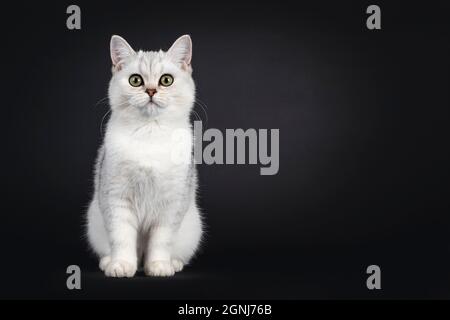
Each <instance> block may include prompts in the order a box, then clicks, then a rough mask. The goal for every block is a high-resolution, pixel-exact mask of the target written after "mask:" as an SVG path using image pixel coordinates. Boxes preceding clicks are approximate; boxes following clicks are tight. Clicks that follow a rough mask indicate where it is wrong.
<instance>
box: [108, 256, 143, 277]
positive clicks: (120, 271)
mask: <svg viewBox="0 0 450 320" xmlns="http://www.w3.org/2000/svg"><path fill="white" fill-rule="evenodd" d="M136 269H137V267H136V265H135V264H132V263H130V262H127V261H124V260H111V261H110V262H109V263H108V265H107V266H106V267H105V270H104V271H105V275H106V276H107V277H115V278H123V277H127V278H131V277H132V276H134V274H135V273H136Z"/></svg>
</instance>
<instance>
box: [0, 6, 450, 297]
mask: <svg viewBox="0 0 450 320" xmlns="http://www.w3.org/2000/svg"><path fill="white" fill-rule="evenodd" d="M337 2H338V3H337ZM392 2H393V1H391V3H384V2H380V1H377V2H376V4H378V5H380V7H381V11H382V30H377V31H370V30H368V29H367V28H366V25H365V23H366V18H367V16H368V15H367V14H366V13H365V10H366V8H367V6H368V5H369V4H372V3H371V2H365V1H335V2H332V1H329V2H323V1H308V2H305V3H303V2H300V1H299V2H298V3H295V4H294V2H287V1H285V2H283V1H281V2H280V1H276V2H272V3H270V4H264V3H263V2H260V1H227V2H220V3H218V2H214V1H211V2H209V3H203V2H195V1H194V2H191V1H186V2H170V3H165V2H161V1H145V2H144V1H126V2H122V3H120V2H116V1H104V2H101V1H95V2H93V1H92V2H88V1H75V2H74V3H75V4H78V5H79V6H80V7H81V10H82V29H81V30H78V31H70V30H68V29H67V28H66V18H67V14H66V8H67V6H68V5H69V4H72V3H71V2H66V1H58V2H56V1H55V2H53V3H52V2H48V3H44V2H39V3H34V4H31V3H30V4H27V3H23V4H22V3H20V4H19V3H17V4H15V5H12V4H2V6H3V13H2V22H1V24H2V31H3V32H2V42H3V44H2V49H1V51H2V76H1V78H2V79H1V81H2V86H1V87H2V91H3V92H2V99H1V105H2V120H3V121H2V131H3V134H2V177H3V179H2V182H3V183H2V185H3V187H4V188H3V189H4V190H3V192H2V196H3V197H4V199H3V201H2V205H3V208H2V216H1V220H0V221H1V224H0V229H1V230H0V237H1V252H0V271H1V274H0V297H1V298H70V299H75V298H140V299H168V298H176V299H189V298H191V299H194V298H231V299H240V298H253V299H259V298H266V299H270V298H272V299H299V298H300V299H330V298H339V299H347V298H386V299H390V298H450V216H449V214H448V213H449V160H450V159H449V144H448V137H449V134H448V133H449V88H450V81H449V80H450V79H449V71H450V70H449V57H450V50H449V24H448V21H449V18H448V14H449V6H448V5H445V4H444V1H435V2H426V3H425V2H423V3H421V4H415V3H413V2H410V1H407V2H406V1H405V2H396V3H395V4H394V3H392ZM185 33H189V34H190V35H191V36H192V39H193V43H194V52H193V67H194V78H195V80H196V84H197V88H198V97H199V98H200V99H201V101H202V102H204V103H205V104H206V105H207V115H208V122H207V127H210V128H219V129H221V130H225V128H244V129H246V128H268V129H271V128H279V129H280V171H279V173H278V175H275V176H260V175H259V166H257V165H229V166H226V165H213V166H206V165H200V166H198V169H199V176H200V194H201V196H200V204H201V207H202V208H203V210H204V212H205V222H206V225H207V234H206V238H205V242H204V245H203V247H202V250H201V252H200V254H199V255H198V257H197V258H196V259H195V260H194V261H193V263H192V265H191V266H190V267H188V268H186V269H185V271H184V272H182V273H180V274H177V275H176V276H175V277H173V278H170V279H157V278H148V277H144V276H143V274H142V273H139V274H138V276H137V277H136V278H133V279H107V278H105V277H104V276H103V274H102V273H101V272H100V271H99V270H98V268H97V261H96V259H95V258H94V257H93V255H92V254H90V253H89V251H88V247H87V243H86V241H85V239H84V236H83V232H84V231H83V223H84V221H83V217H84V212H85V210H86V206H87V204H88V203H89V200H90V196H91V192H92V168H93V163H94V159H95V156H96V150H97V148H98V146H99V144H100V142H101V139H102V133H101V129H100V123H101V120H102V117H103V115H104V114H105V113H106V112H107V110H108V106H107V103H106V101H104V100H101V99H102V98H104V97H105V96H106V93H107V85H108V81H109V78H110V58H109V39H110V37H111V35H112V34H119V35H121V36H123V37H125V38H126V39H127V40H128V41H129V42H130V44H131V45H132V46H133V47H134V48H135V49H139V48H143V49H159V48H163V49H167V48H168V47H169V46H170V45H171V43H172V42H173V41H174V40H175V39H176V38H177V37H178V36H180V35H182V34H185ZM196 111H197V112H198V113H199V115H200V116H201V117H202V118H203V120H204V125H206V116H205V113H204V112H203V111H202V109H201V108H200V107H198V106H196ZM71 264H76V265H79V266H80V267H81V270H82V290H80V291H76V290H75V291H69V290H67V289H66V283H65V279H66V276H67V275H66V273H65V271H66V268H67V266H68V265H71ZM371 264H377V265H379V266H380V267H381V271H382V290H379V291H369V290H367V288H366V278H367V275H366V273H365V271H366V268H367V266H369V265H371Z"/></svg>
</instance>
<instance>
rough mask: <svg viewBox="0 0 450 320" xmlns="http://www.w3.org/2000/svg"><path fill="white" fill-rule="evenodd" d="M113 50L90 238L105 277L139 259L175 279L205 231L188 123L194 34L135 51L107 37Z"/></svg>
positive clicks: (128, 273) (122, 272)
mask: <svg viewBox="0 0 450 320" xmlns="http://www.w3.org/2000/svg"><path fill="white" fill-rule="evenodd" d="M110 48H111V59H112V64H113V67H112V72H113V75H112V79H111V81H110V84H109V102H110V105H111V117H110V120H109V122H108V125H107V128H106V133H105V137H104V142H103V145H102V146H101V148H100V150H99V154H98V159H97V163H96V168H95V192H94V196H93V200H92V202H91V203H90V206H89V209H88V213H87V235H88V240H89V243H90V246H91V247H92V249H93V250H94V252H95V253H96V254H97V255H98V256H99V259H100V263H99V267H100V269H101V270H103V271H104V273H105V275H106V276H109V277H132V276H134V274H135V273H136V270H137V268H138V267H139V264H140V261H143V264H144V272H145V273H146V274H147V275H150V276H172V275H174V273H175V272H178V271H181V270H182V269H183V267H184V266H185V265H186V264H187V263H188V262H189V260H190V259H191V257H192V256H193V255H194V253H195V252H196V250H197V247H198V245H199V242H200V239H201V235H202V223H201V217H200V213H199V209H198V207H197V204H196V188H197V180H196V171H195V166H194V160H193V155H192V145H193V136H192V129H191V124H190V113H191V110H192V108H193V104H194V100H195V85H194V81H193V79H192V68H191V57H192V42H191V38H190V37H189V36H188V35H184V36H182V37H180V38H179V39H178V40H176V41H175V43H174V44H173V45H172V47H171V48H170V49H169V50H168V51H167V52H163V51H161V50H160V51H158V52H154V51H150V52H146V51H138V52H135V51H134V50H133V49H132V48H131V46H130V45H129V44H128V43H127V42H126V41H125V40H124V39H123V38H121V37H119V36H112V38H111V45H110ZM180 137H182V138H180ZM175 154H176V155H177V157H178V158H180V157H181V158H182V159H184V161H180V160H179V159H177V157H174V155H175ZM186 159H187V161H186Z"/></svg>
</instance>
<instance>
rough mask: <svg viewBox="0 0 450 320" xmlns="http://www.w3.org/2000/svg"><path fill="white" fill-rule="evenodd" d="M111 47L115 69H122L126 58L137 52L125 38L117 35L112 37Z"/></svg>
mask: <svg viewBox="0 0 450 320" xmlns="http://www.w3.org/2000/svg"><path fill="white" fill-rule="evenodd" d="M110 49H111V61H112V64H113V69H115V70H120V68H121V66H122V64H123V62H124V60H125V59H126V58H128V57H129V56H131V55H134V54H135V53H136V52H135V51H134V50H133V48H132V47H131V46H130V45H129V44H128V42H126V41H125V39H124V38H122V37H120V36H116V35H113V36H112V37H111V43H110Z"/></svg>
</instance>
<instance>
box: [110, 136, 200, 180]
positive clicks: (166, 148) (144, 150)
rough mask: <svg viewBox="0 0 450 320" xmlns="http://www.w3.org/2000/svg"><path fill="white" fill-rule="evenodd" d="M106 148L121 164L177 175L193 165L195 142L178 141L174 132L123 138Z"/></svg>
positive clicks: (117, 138)
mask: <svg viewBox="0 0 450 320" xmlns="http://www.w3.org/2000/svg"><path fill="white" fill-rule="evenodd" d="M107 149H109V150H110V151H111V153H113V154H115V156H116V157H117V158H118V159H119V161H126V162H129V163H134V164H135V165H136V166H137V167H142V168H147V169H151V170H152V171H154V172H155V171H156V172H159V173H166V174H170V173H173V174H176V173H177V171H179V170H183V169H184V168H185V167H186V166H188V165H189V163H190V160H191V150H192V140H191V139H190V138H189V137H182V138H177V136H176V134H174V133H171V132H168V133H166V134H163V133H159V134H153V135H151V136H143V137H130V136H127V135H121V136H116V137H114V139H111V140H110V141H109V144H107Z"/></svg>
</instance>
